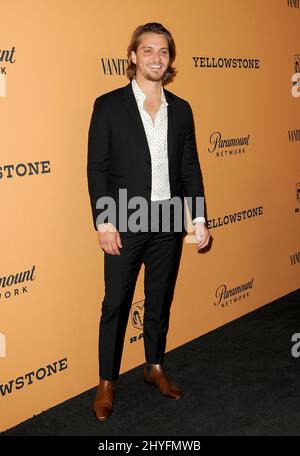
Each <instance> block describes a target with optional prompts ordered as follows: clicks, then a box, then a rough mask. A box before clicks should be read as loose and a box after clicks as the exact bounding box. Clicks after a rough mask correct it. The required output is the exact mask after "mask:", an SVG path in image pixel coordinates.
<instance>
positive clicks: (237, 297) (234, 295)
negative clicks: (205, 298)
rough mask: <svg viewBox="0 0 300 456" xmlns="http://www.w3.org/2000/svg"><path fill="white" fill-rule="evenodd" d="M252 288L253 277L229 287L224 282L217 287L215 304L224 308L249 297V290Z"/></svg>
mask: <svg viewBox="0 0 300 456" xmlns="http://www.w3.org/2000/svg"><path fill="white" fill-rule="evenodd" d="M252 288H253V278H252V279H251V280H249V281H248V282H244V283H242V284H241V285H237V286H235V287H234V288H228V287H227V285H226V284H222V285H220V286H219V287H218V288H217V289H216V292H215V301H214V306H215V307H218V308H219V309H223V308H226V307H229V306H231V305H232V304H236V303H238V302H240V301H243V300H244V299H246V298H248V297H249V290H250V289H252Z"/></svg>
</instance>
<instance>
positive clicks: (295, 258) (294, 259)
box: [290, 252, 300, 266]
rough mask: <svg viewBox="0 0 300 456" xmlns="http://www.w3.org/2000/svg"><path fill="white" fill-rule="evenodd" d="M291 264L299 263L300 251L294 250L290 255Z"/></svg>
mask: <svg viewBox="0 0 300 456" xmlns="http://www.w3.org/2000/svg"><path fill="white" fill-rule="evenodd" d="M290 260H291V265H292V266H295V265H299V264H300V252H294V253H292V254H291V255H290Z"/></svg>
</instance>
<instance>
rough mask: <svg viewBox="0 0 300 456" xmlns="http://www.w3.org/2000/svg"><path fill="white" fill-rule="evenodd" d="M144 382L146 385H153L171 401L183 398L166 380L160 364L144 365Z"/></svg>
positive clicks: (173, 385)
mask: <svg viewBox="0 0 300 456" xmlns="http://www.w3.org/2000/svg"><path fill="white" fill-rule="evenodd" d="M144 382H145V383H147V384H148V385H155V386H156V387H157V388H158V389H159V391H160V393H161V394H162V395H163V396H167V397H170V398H172V399H182V398H183V393H182V391H181V390H180V389H179V388H178V387H177V386H176V385H175V384H174V383H172V382H171V381H170V380H169V379H168V377H167V375H166V374H165V372H164V369H163V367H162V365H161V364H151V363H146V365H145V367H144Z"/></svg>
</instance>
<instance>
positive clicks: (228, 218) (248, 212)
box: [207, 206, 263, 229]
mask: <svg viewBox="0 0 300 456" xmlns="http://www.w3.org/2000/svg"><path fill="white" fill-rule="evenodd" d="M262 214H263V206H258V207H254V208H252V209H245V210H243V211H239V212H233V213H232V214H227V215H223V216H222V217H218V218H214V219H210V220H208V221H207V228H208V229H212V228H219V227H220V226H223V225H230V224H231V223H236V222H240V221H242V220H247V219H252V218H255V217H258V216H259V215H262Z"/></svg>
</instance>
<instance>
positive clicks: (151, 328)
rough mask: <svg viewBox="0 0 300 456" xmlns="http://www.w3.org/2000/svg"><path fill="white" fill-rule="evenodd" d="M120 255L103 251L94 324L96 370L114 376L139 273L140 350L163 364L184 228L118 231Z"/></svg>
mask: <svg viewBox="0 0 300 456" xmlns="http://www.w3.org/2000/svg"><path fill="white" fill-rule="evenodd" d="M120 236H121V241H122V245H123V248H120V249H119V250H120V253H121V254H120V255H111V254H107V253H106V252H104V281H105V296H104V299H103V301H102V311H101V318H100V325H99V375H100V376H101V378H103V379H104V380H117V379H118V377H119V370H120V365H121V357H122V352H123V345H124V337H125V332H126V328H127V323H128V317H129V312H130V307H131V304H132V299H133V295H134V290H135V285H136V281H137V278H138V274H139V271H140V268H141V266H142V264H143V263H144V265H145V274H144V294H145V301H144V324H143V336H144V350H145V359H146V361H147V362H149V363H155V364H162V362H163V358H164V353H165V347H166V337H167V332H168V328H169V317H170V307H171V303H172V300H173V295H174V288H175V284H176V279H177V275H178V268H179V263H180V258H181V253H182V245H183V237H184V235H183V233H181V232H178V233H177V232H164V231H163V230H162V225H161V224H159V231H157V232H151V231H148V232H138V233H122V232H120Z"/></svg>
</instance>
